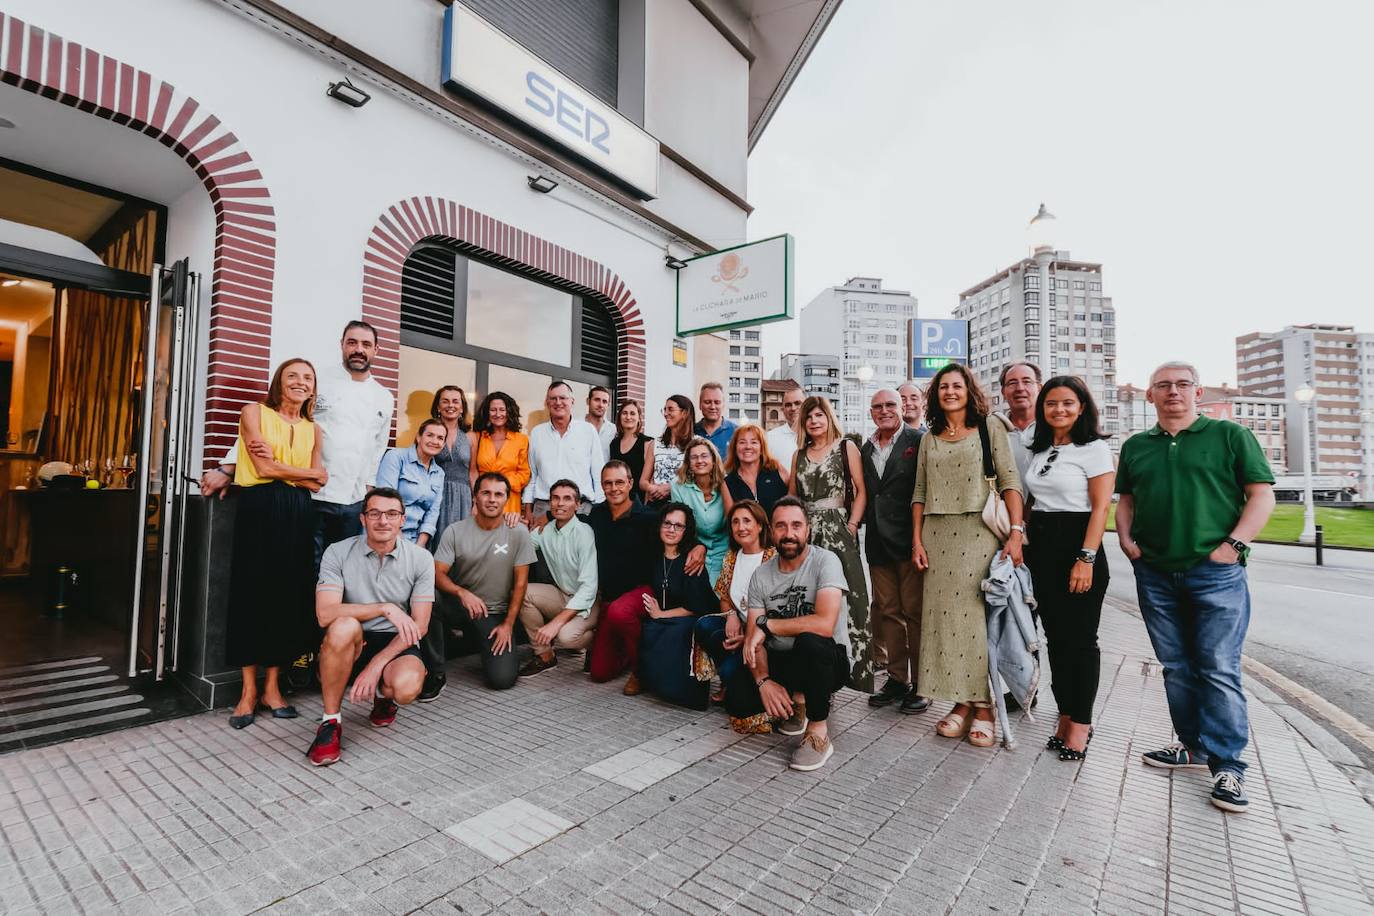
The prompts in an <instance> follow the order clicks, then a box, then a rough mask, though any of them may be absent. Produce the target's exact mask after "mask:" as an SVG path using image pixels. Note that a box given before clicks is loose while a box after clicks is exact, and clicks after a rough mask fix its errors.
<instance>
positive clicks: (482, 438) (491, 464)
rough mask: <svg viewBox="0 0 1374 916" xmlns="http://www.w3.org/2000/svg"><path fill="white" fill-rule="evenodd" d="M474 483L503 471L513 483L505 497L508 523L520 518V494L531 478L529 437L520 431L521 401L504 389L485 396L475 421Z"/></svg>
mask: <svg viewBox="0 0 1374 916" xmlns="http://www.w3.org/2000/svg"><path fill="white" fill-rule="evenodd" d="M468 436H469V437H470V438H471V439H472V464H471V467H470V470H469V474H470V477H471V480H472V486H473V489H474V490H475V489H476V487H477V477H478V475H479V474H485V473H487V472H488V471H494V472H495V473H497V474H501V475H503V476H504V477H505V478H506V480H507V481H508V482H509V483H510V499H508V500H506V524H508V525H513V524H515V521H516V520H518V519H519V518H520V494H521V493H523V492H524V490H525V485H526V484H527V483H529V482H530V440H529V437H528V436H526V435H525V434H524V433H522V432H521V431H520V405H519V404H517V403H515V398H513V397H511V396H510V395H508V394H506V393H505V392H504V391H493V392H492V393H491V394H489V395H487V396H486V397H485V398H483V399H482V403H481V404H480V405H479V406H478V408H477V414H476V416H475V417H474V418H473V421H472V432H470V433H468Z"/></svg>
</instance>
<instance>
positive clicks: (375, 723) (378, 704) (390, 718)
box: [367, 697, 396, 728]
mask: <svg viewBox="0 0 1374 916" xmlns="http://www.w3.org/2000/svg"><path fill="white" fill-rule="evenodd" d="M367 718H368V719H369V720H370V721H371V722H372V727H373V728H386V727H387V726H388V725H390V724H391V723H392V722H395V721H396V704H395V703H394V702H392V701H391V700H388V699H387V698H386V697H377V698H376V699H375V700H373V701H372V714H371V715H370V716H368V717H367Z"/></svg>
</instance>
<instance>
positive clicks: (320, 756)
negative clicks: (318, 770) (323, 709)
mask: <svg viewBox="0 0 1374 916" xmlns="http://www.w3.org/2000/svg"><path fill="white" fill-rule="evenodd" d="M342 739H343V724H342V723H340V722H338V721H337V720H334V719H330V720H329V721H328V722H321V723H320V727H319V730H318V731H316V732H315V740H314V741H312V742H311V743H310V749H309V750H307V751H306V752H305V756H307V757H309V758H310V762H311V763H313V764H314V765H315V766H317V767H327V766H329V765H330V764H331V763H338V761H339V745H340V743H341V741H342Z"/></svg>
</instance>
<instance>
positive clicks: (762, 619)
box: [754, 614, 773, 636]
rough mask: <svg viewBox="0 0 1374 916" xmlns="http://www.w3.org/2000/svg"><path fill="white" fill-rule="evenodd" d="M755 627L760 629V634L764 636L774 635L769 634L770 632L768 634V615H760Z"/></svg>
mask: <svg viewBox="0 0 1374 916" xmlns="http://www.w3.org/2000/svg"><path fill="white" fill-rule="evenodd" d="M754 626H756V627H758V628H759V632H761V633H763V635H764V636H772V635H773V634H772V633H769V632H768V615H767V614H760V615H759V619H758V620H757V621H756V622H755V623H754Z"/></svg>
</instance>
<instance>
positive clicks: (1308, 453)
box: [1293, 385, 1317, 544]
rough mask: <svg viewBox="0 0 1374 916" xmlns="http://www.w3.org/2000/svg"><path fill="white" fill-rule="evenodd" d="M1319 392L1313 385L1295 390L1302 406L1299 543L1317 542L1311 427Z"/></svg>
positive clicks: (1294, 395)
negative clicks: (1300, 529) (1315, 400)
mask: <svg viewBox="0 0 1374 916" xmlns="http://www.w3.org/2000/svg"><path fill="white" fill-rule="evenodd" d="M1316 396H1317V392H1316V390H1315V389H1313V387H1312V386H1311V385H1303V386H1302V387H1301V388H1299V389H1298V390H1297V391H1295V392H1293V397H1294V398H1295V399H1297V402H1298V406H1300V407H1301V408H1302V499H1303V510H1302V534H1299V535H1298V543H1299V544H1315V543H1316V542H1317V510H1316V509H1314V508H1313V506H1312V445H1313V440H1314V438H1315V437H1314V436H1313V435H1312V430H1311V427H1310V425H1309V424H1310V418H1311V416H1312V399H1313V398H1315V397H1316Z"/></svg>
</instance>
